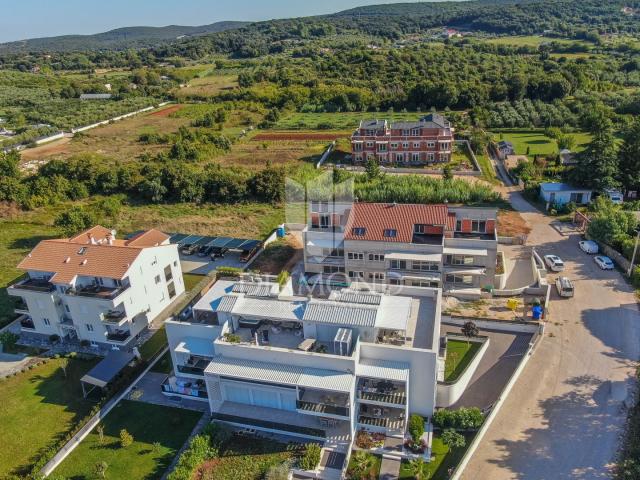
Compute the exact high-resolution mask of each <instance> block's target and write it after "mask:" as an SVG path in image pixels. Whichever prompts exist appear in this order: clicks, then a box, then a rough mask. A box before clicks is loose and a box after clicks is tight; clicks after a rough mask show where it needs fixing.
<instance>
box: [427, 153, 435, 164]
mask: <svg viewBox="0 0 640 480" xmlns="http://www.w3.org/2000/svg"><path fill="white" fill-rule="evenodd" d="M435 158H436V157H435V156H434V154H433V153H427V160H428V161H429V162H433V161H434V160H435Z"/></svg>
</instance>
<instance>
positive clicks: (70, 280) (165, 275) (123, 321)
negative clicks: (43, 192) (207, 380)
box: [7, 225, 184, 347]
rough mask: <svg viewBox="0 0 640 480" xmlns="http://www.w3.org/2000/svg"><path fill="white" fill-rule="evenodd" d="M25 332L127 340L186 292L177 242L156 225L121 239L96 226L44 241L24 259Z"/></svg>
mask: <svg viewBox="0 0 640 480" xmlns="http://www.w3.org/2000/svg"><path fill="white" fill-rule="evenodd" d="M18 268H19V269H20V270H23V271H24V272H25V275H24V278H22V279H21V280H20V281H18V282H17V283H15V284H14V285H12V286H10V287H9V288H8V289H7V291H8V293H9V295H12V296H14V297H18V298H19V302H18V308H17V309H16V312H17V313H19V314H20V315H21V317H20V324H21V328H22V332H23V333H24V334H25V335H29V336H36V337H37V336H42V337H45V338H47V339H48V338H49V337H50V336H51V335H58V336H59V337H60V338H61V339H62V340H63V341H67V342H75V341H82V340H86V341H88V342H89V343H90V344H92V345H96V346H100V347H113V346H126V345H128V344H129V343H130V342H132V340H134V339H135V338H136V336H137V335H138V334H140V332H142V331H143V330H144V329H145V328H146V327H147V326H148V325H149V324H150V323H151V322H152V321H153V319H154V318H155V317H156V316H157V315H158V314H159V313H160V312H162V311H163V310H164V309H165V308H166V307H167V306H168V305H169V304H170V303H171V302H172V301H173V299H175V298H176V297H178V296H179V295H180V294H182V293H183V292H184V284H183V280H182V270H181V267H180V259H179V257H178V250H177V246H176V245H172V244H170V243H169V236H167V235H166V234H164V233H162V232H160V231H158V230H153V229H152V230H147V231H144V232H140V233H138V234H136V235H135V236H133V237H131V238H127V239H119V238H117V237H116V232H115V231H114V230H110V229H107V228H104V227H102V226H99V225H98V226H95V227H92V228H90V229H88V230H86V231H84V232H81V233H79V234H77V235H75V236H73V237H70V238H58V239H50V240H43V241H41V242H39V243H38V244H37V245H36V246H35V247H34V248H33V250H31V252H29V254H28V255H27V256H26V257H25V258H24V259H23V260H22V261H21V262H20V263H19V264H18Z"/></svg>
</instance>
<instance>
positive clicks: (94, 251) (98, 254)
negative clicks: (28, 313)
mask: <svg viewBox="0 0 640 480" xmlns="http://www.w3.org/2000/svg"><path fill="white" fill-rule="evenodd" d="M146 233H149V235H148V236H147V235H146ZM146 233H143V234H141V235H139V236H138V237H136V238H135V239H134V243H133V244H132V243H131V241H130V240H129V241H127V240H113V241H112V244H111V245H109V243H108V240H109V238H110V237H111V238H112V235H113V232H112V231H111V230H109V229H107V228H105V227H102V226H100V225H97V226H95V227H92V228H90V229H88V230H86V231H84V232H81V233H79V234H78V235H75V236H73V237H71V238H59V239H51V240H43V241H41V242H40V243H38V245H36V246H35V248H34V249H33V250H31V252H30V253H29V254H28V255H27V256H26V257H25V258H24V259H23V260H22V261H21V262H20V263H19V264H18V268H19V269H21V270H37V271H41V272H51V273H53V277H52V278H51V282H53V283H64V284H68V283H71V282H72V281H73V279H74V278H75V277H76V276H78V275H83V276H89V277H105V278H113V279H117V280H119V279H122V278H124V276H125V275H126V273H127V271H128V270H129V268H130V267H131V265H132V264H133V262H134V261H135V260H136V259H137V258H138V255H140V252H142V250H143V249H144V248H145V247H150V246H153V245H151V244H149V243H151V242H155V241H156V240H158V239H160V238H162V236H164V237H166V235H164V234H163V233H161V232H158V231H157V230H150V231H149V232H146ZM167 238H168V237H167ZM92 239H93V241H92ZM136 239H139V241H138V242H135V240H136Z"/></svg>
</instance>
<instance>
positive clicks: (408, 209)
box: [344, 203, 448, 243]
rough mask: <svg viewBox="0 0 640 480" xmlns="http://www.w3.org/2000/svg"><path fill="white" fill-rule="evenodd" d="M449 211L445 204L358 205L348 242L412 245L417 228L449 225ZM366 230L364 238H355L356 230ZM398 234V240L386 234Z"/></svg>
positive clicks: (348, 226)
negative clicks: (392, 231) (390, 230)
mask: <svg viewBox="0 0 640 480" xmlns="http://www.w3.org/2000/svg"><path fill="white" fill-rule="evenodd" d="M447 216H448V207H447V205H444V204H434V205H419V204H388V203H355V204H354V205H353V209H352V211H351V214H350V215H349V219H348V220H347V224H346V225H345V233H344V238H345V240H368V241H379V242H400V243H411V240H412V238H413V226H414V225H416V224H424V225H441V226H445V225H447V223H448V221H447V220H448V219H447ZM359 227H363V228H365V232H364V235H355V234H354V231H353V229H354V228H359ZM386 229H393V230H396V231H397V234H396V236H395V237H385V236H384V231H385V230H386Z"/></svg>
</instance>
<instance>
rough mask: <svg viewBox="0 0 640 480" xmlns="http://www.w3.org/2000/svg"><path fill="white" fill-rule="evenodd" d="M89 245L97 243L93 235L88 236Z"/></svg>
mask: <svg viewBox="0 0 640 480" xmlns="http://www.w3.org/2000/svg"><path fill="white" fill-rule="evenodd" d="M89 243H91V245H97V244H98V242H96V239H95V238H93V235H91V234H89Z"/></svg>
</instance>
